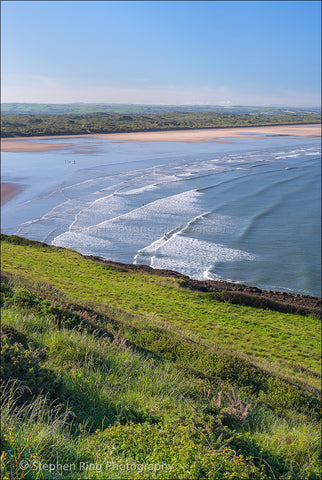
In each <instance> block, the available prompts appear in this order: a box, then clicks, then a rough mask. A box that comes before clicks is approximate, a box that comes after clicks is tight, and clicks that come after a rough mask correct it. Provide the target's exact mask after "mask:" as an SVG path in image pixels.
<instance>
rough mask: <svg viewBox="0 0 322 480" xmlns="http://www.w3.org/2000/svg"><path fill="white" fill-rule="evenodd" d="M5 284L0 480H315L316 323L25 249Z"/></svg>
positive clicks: (9, 256) (37, 247) (10, 264)
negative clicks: (67, 467) (50, 467)
mask: <svg viewBox="0 0 322 480" xmlns="http://www.w3.org/2000/svg"><path fill="white" fill-rule="evenodd" d="M7 240H8V241H7ZM15 243H16V244H15ZM2 270H3V275H2V286H1V297H2V341H3V348H2V365H3V373H4V375H3V379H4V384H3V386H2V388H3V394H2V397H3V398H2V402H3V408H2V418H1V420H2V429H1V453H2V455H1V464H2V472H3V478H7V479H8V480H9V479H11V478H21V479H23V478H25V479H34V478H48V479H49V478H50V479H55V478H66V479H72V478H80V479H83V478H84V479H91V478H96V479H101V478H111V479H116V478H120V479H121V478H152V479H153V478H191V479H199V478H200V479H201V478H209V479H214V478H218V479H224V478H227V479H245V480H246V479H259V480H261V479H262V480H266V479H267V480H268V479H274V478H276V479H277V478H281V479H282V478H283V479H285V480H286V479H289V480H291V479H292V480H293V479H294V480H297V479H298V480H300V479H312V480H313V479H317V478H320V474H321V471H320V458H319V452H320V431H319V424H318V421H317V418H318V413H319V409H318V407H319V394H318V392H317V390H316V388H315V387H314V388H313V386H312V385H311V383H313V381H314V379H315V380H318V379H319V374H318V372H317V371H316V372H315V373H314V375H315V376H314V375H313V370H310V368H309V365H310V364H311V363H310V362H312V359H315V357H316V358H318V354H319V351H318V350H319V349H318V341H317V340H315V335H317V332H318V321H317V319H316V318H313V317H303V316H302V317H301V316H298V315H293V314H289V313H288V314H283V313H280V312H274V311H269V310H261V309H253V308H252V307H250V306H248V307H245V306H240V305H231V304H228V303H222V302H218V301H217V300H216V299H215V298H214V296H213V295H212V294H208V293H205V292H196V291H192V290H188V289H185V288H183V287H182V286H181V285H180V283H179V282H178V281H177V280H176V279H170V278H160V277H157V276H155V275H149V274H146V273H144V274H143V273H137V272H133V271H127V270H126V269H124V268H123V269H118V268H117V267H116V266H114V267H109V266H107V265H100V264H97V263H95V262H92V261H90V260H88V259H85V258H83V257H82V256H81V255H80V254H78V253H76V252H73V251H68V250H64V249H59V248H54V247H49V246H46V247H45V246H43V245H42V244H38V243H35V242H31V241H27V240H25V241H22V240H21V241H20V240H19V239H18V238H17V237H16V238H14V237H5V236H3V237H2ZM35 278H37V279H38V280H37V281H35V280H34V279H35ZM250 327H251V328H254V330H253V332H254V335H253V336H251V337H250V331H251V330H250ZM262 328H263V332H264V333H263V334H262V333H261V329H262ZM236 329H237V330H238V331H237V333H236V334H235V333H234V330H236ZM269 330H272V332H273V333H274V335H277V336H274V337H270V331H269ZM223 332H226V333H227V334H229V333H230V332H232V335H231V336H230V335H229V337H228V338H229V342H230V349H229V350H228V349H227V348H225V347H226V344H225V336H224V335H222V333H223ZM279 332H280V333H279ZM255 333H256V334H255ZM264 334H265V336H266V342H267V345H269V343H270V342H271V343H270V346H271V352H270V362H269V366H270V369H271V368H272V364H273V360H274V362H275V371H274V374H272V373H271V372H270V371H269V370H270V369H269V368H267V365H266V364H265V359H266V355H267V351H266V350H264V351H263V353H262V354H261V350H256V348H258V347H259V346H261V343H263V341H264ZM279 334H280V335H281V342H280V343H277V344H278V348H276V347H275V343H274V342H275V341H276V342H279V337H278V335H279ZM286 334H287V336H286ZM250 338H251V340H250ZM241 339H243V341H241ZM282 341H283V342H284V344H285V345H286V346H287V344H288V342H290V344H291V345H292V349H293V350H292V351H293V359H294V360H293V364H294V365H293V366H290V365H289V364H288V363H286V355H287V354H288V350H287V348H286V347H285V345H284V348H285V350H283V348H282V347H281V345H282ZM215 342H216V343H215ZM243 342H244V343H243ZM249 343H251V345H249ZM246 348H247V349H250V348H252V352H253V353H254V352H256V351H257V353H258V354H259V355H257V356H255V355H253V356H252V355H246V354H245V349H246ZM308 351H309V352H310V356H308V357H305V355H306V352H308ZM278 354H282V360H281V361H280V362H279V363H278V358H279V357H278ZM284 354H285V357H283V355H284ZM261 355H262V356H261ZM306 358H307V359H308V360H307V367H304V366H302V365H301V363H300V361H299V360H298V359H303V360H305V359H306ZM313 363H314V366H315V365H316V364H317V363H315V360H314V362H313ZM277 366H278V368H277ZM288 369H291V370H288ZM301 369H304V370H303V371H302V370H301ZM289 371H291V372H292V376H291V375H289ZM293 372H294V375H293ZM310 375H311V376H310ZM302 376H303V377H304V376H305V377H306V380H307V381H306V382H304V381H303V377H302ZM287 377H289V378H287ZM40 393H41V394H40ZM9 451H10V452H11V453H10V455H9ZM21 461H26V462H28V465H29V468H28V469H26V470H24V471H21V469H20V467H19V465H20V462H21ZM39 462H42V463H47V464H48V463H52V464H56V463H57V462H58V463H60V464H75V465H77V466H78V467H77V468H79V465H80V462H83V464H84V465H87V466H88V468H86V469H84V470H79V469H78V470H76V473H75V471H66V472H63V473H62V472H58V471H53V472H49V471H39V470H35V469H33V468H32V467H30V465H31V466H32V465H33V464H34V463H35V464H36V465H38V464H39ZM90 465H92V467H93V468H90ZM95 465H102V468H103V474H102V470H98V469H96V468H95ZM106 465H107V466H108V467H107V466H106ZM124 465H125V467H124V468H123V466H124ZM126 465H136V467H135V468H134V469H131V468H128V469H126ZM151 465H152V466H153V467H149V466H151ZM155 465H158V467H154V466H155ZM160 465H161V467H159V466H160ZM162 465H163V467H162ZM165 465H166V466H171V471H170V470H169V467H167V468H165V467H164V466H165ZM149 468H151V469H149Z"/></svg>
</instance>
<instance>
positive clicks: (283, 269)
mask: <svg viewBox="0 0 322 480" xmlns="http://www.w3.org/2000/svg"><path fill="white" fill-rule="evenodd" d="M39 141H40V142H42V143H47V142H49V143H54V142H57V143H67V144H70V146H69V147H68V148H66V149H61V150H55V151H43V152H19V153H11V152H10V153H9V152H3V153H2V181H3V182H15V183H18V184H20V185H23V186H24V190H23V191H22V192H21V193H20V194H18V195H17V196H16V197H14V198H13V199H12V200H10V201H9V202H8V203H6V204H5V205H4V206H3V207H2V209H1V231H2V233H6V234H9V235H11V234H15V235H19V236H22V237H25V238H28V239H33V240H39V241H41V242H45V243H48V244H52V245H56V246H61V247H67V248H72V249H75V250H77V251H79V252H81V253H82V254H84V255H95V256H98V257H101V258H103V259H108V260H114V261H118V262H123V263H133V264H144V265H150V266H151V267H153V268H156V269H170V270H175V271H178V272H181V273H183V274H185V275H188V276H189V277H191V278H193V279H199V280H207V279H210V280H221V279H225V280H229V281H232V282H237V283H244V284H246V285H251V286H256V287H259V288H262V289H266V290H279V291H286V292H293V293H300V294H307V295H313V296H320V295H321V258H320V257H321V241H320V239H321V143H320V139H317V138H308V137H306V138H305V137H293V136H284V135H283V136H278V135H274V136H266V137H264V138H263V137H261V136H259V135H257V134H253V135H252V137H251V138H247V139H246V138H243V139H236V138H234V139H227V138H226V139H221V140H220V141H217V142H204V143H184V142H129V141H115V140H107V139H103V138H94V137H78V138H76V139H75V138H68V137H67V138H64V137H62V138H59V139H54V140H53V139H50V140H49V139H41V140H39Z"/></svg>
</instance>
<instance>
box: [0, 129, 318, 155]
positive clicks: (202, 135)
mask: <svg viewBox="0 0 322 480" xmlns="http://www.w3.org/2000/svg"><path fill="white" fill-rule="evenodd" d="M254 135H256V138H264V137H265V136H275V135H294V136H298V137H320V136H321V125H319V124H313V125H281V126H268V127H237V128H205V129H200V130H198V129H197V130H196V129H194V130H169V131H161V132H131V133H102V134H88V135H65V136H55V137H50V136H44V137H28V139H26V138H23V137H19V138H18V137H16V138H2V139H1V151H3V152H42V151H49V150H61V149H66V148H74V147H75V145H77V138H80V137H81V138H98V139H107V140H114V141H129V142H193V143H198V142H223V141H225V142H228V141H229V139H234V138H254ZM66 138H73V139H75V143H63V141H64V139H66ZM50 139H55V140H57V139H59V140H62V143H40V142H39V140H50Z"/></svg>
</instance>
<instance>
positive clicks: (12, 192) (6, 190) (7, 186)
mask: <svg viewBox="0 0 322 480" xmlns="http://www.w3.org/2000/svg"><path fill="white" fill-rule="evenodd" d="M23 190H24V187H23V186H22V185H18V184H17V183H8V182H1V205H4V204H5V203H7V202H9V200H11V199H12V198H13V197H15V196H16V195H18V193H20V192H22V191H23Z"/></svg>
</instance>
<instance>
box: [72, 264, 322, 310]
mask: <svg viewBox="0 0 322 480" xmlns="http://www.w3.org/2000/svg"><path fill="white" fill-rule="evenodd" d="M80 255H81V254H80ZM82 257H84V258H87V259H88V260H90V261H92V262H96V263H100V264H102V265H106V266H108V267H112V268H115V269H117V270H120V271H123V272H126V271H129V270H131V271H135V272H141V273H149V274H150V275H158V276H162V277H172V278H176V279H178V280H180V284H181V286H182V287H184V288H190V289H192V290H199V291H201V292H208V293H214V299H217V300H219V301H223V302H229V303H235V304H238V305H249V306H253V307H257V308H269V309H271V310H276V311H280V312H284V313H298V314H303V315H307V314H313V315H316V316H319V317H321V316H322V300H321V297H314V296H311V295H303V294H300V293H288V292H283V291H276V290H262V289H261V288H258V287H252V286H250V285H245V284H242V283H237V282H229V281H226V280H194V279H192V278H190V277H188V276H187V275H184V274H182V273H179V272H176V271H174V270H161V269H156V268H152V267H150V266H148V265H135V264H133V263H130V264H127V263H120V262H115V261H112V260H104V259H102V258H100V257H96V256H93V255H90V256H88V255H82Z"/></svg>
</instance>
